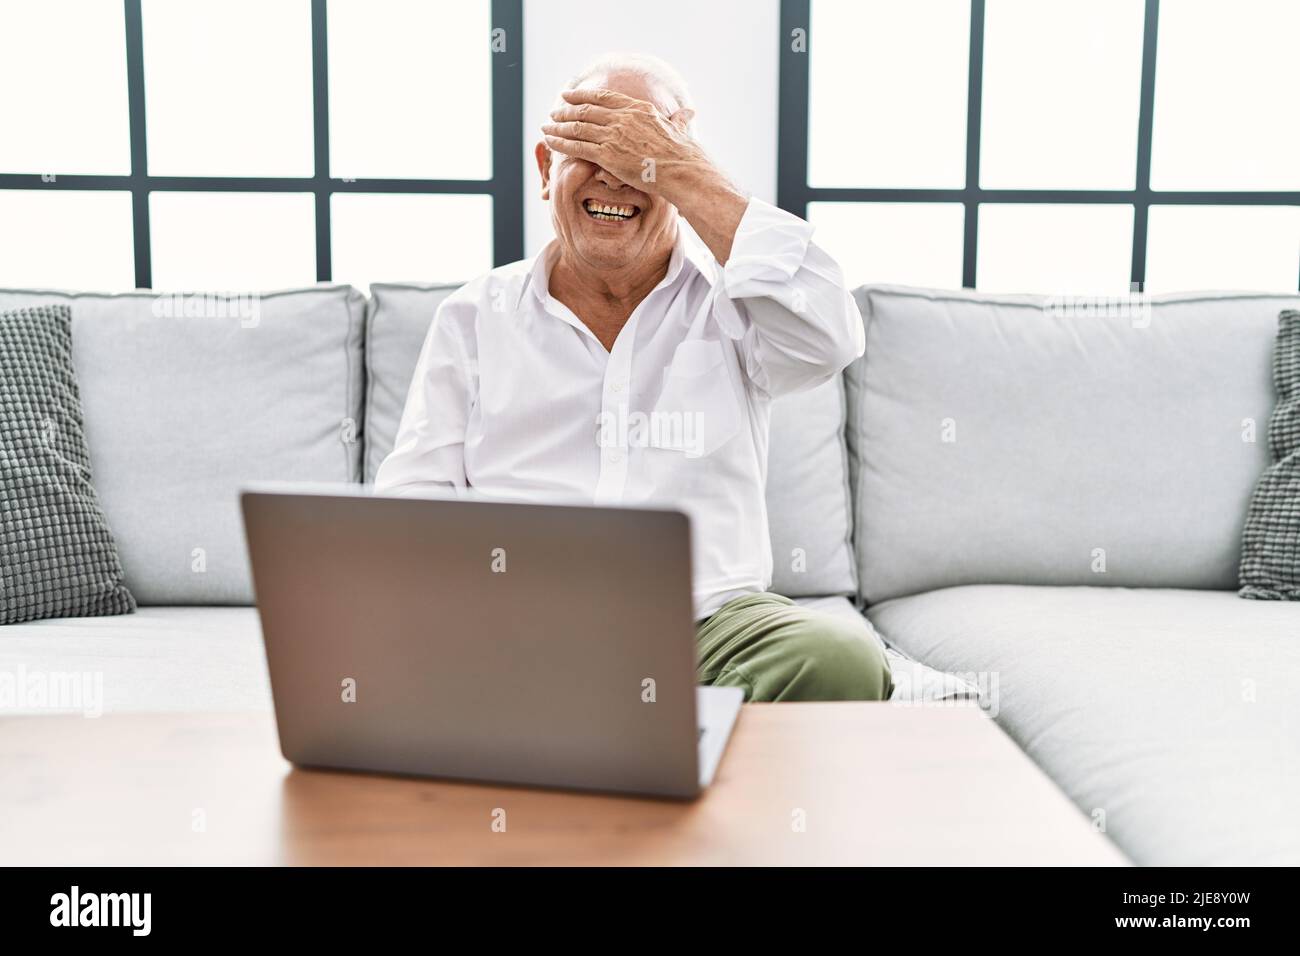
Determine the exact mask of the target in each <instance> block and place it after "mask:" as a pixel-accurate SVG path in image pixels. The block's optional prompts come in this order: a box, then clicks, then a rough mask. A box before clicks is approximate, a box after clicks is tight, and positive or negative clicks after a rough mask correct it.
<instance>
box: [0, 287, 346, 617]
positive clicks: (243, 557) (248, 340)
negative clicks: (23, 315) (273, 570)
mask: <svg viewBox="0 0 1300 956" xmlns="http://www.w3.org/2000/svg"><path fill="white" fill-rule="evenodd" d="M41 304H62V305H70V306H71V307H72V346H73V360H74V362H75V364H76V369H77V377H78V379H79V382H80V386H81V398H82V406H83V408H84V411H85V417H86V438H87V442H88V444H89V447H90V461H91V469H92V471H93V474H94V479H95V487H96V489H97V491H98V492H99V496H100V500H101V501H102V502H103V506H104V511H105V513H106V514H107V515H108V520H109V524H110V526H111V527H112V530H113V534H114V536H115V537H116V539H117V544H118V550H119V553H120V554H121V558H122V565H123V567H124V569H125V571H126V582H127V585H128V586H129V587H130V588H131V590H132V592H133V593H134V594H135V596H136V598H137V599H138V600H139V601H140V603H142V604H191V603H193V604H247V603H250V602H251V600H252V586H251V582H250V578H249V572H248V557H247V553H246V551H245V547H244V533H243V526H242V524H241V522H240V517H239V502H238V499H237V494H238V491H239V488H240V486H241V485H243V484H245V483H246V482H249V481H253V480H262V479H270V480H304V481H340V482H346V481H357V480H360V477H361V445H360V441H359V440H358V438H359V431H360V427H359V422H360V420H361V404H362V394H361V388H362V368H361V358H362V353H361V348H362V331H363V330H362V322H363V318H364V300H363V297H362V296H361V294H360V293H359V292H357V291H356V290H355V289H352V288H350V287H348V286H319V287H314V288H308V289H301V290H294V291H286V292H277V293H270V294H266V295H261V296H255V297H253V296H244V297H233V298H223V297H216V296H211V295H203V294H198V295H185V296H175V295H155V294H154V293H150V292H134V293H127V294H123V295H99V294H63V293H57V292H27V291H13V290H0V309H4V308H16V307H22V306H32V305H41Z"/></svg>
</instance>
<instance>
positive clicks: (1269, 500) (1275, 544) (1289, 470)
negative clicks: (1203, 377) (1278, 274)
mask: <svg viewBox="0 0 1300 956" xmlns="http://www.w3.org/2000/svg"><path fill="white" fill-rule="evenodd" d="M1273 382H1274V385H1275V386H1276V388H1277V407H1276V408H1275V409H1273V417H1272V418H1271V419H1269V427H1268V444H1269V448H1270V449H1271V450H1272V452H1273V463H1272V464H1271V465H1269V466H1268V468H1267V469H1265V471H1264V474H1263V475H1261V476H1260V479H1259V484H1258V485H1256V486H1255V494H1254V495H1253V496H1252V497H1251V499H1250V510H1249V512H1247V514H1246V530H1245V532H1244V533H1243V534H1242V541H1241V596H1242V597H1248V598H1259V599H1266V600H1279V599H1285V600H1290V601H1300V312H1292V311H1287V312H1283V313H1282V314H1281V315H1280V316H1279V317H1278V334H1277V349H1276V350H1275V351H1274V353H1273Z"/></svg>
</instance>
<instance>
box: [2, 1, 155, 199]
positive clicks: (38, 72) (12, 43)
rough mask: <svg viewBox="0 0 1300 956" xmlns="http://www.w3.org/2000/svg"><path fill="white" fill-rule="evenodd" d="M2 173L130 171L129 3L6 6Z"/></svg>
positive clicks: (22, 4)
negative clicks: (125, 18) (124, 11)
mask: <svg viewBox="0 0 1300 956" xmlns="http://www.w3.org/2000/svg"><path fill="white" fill-rule="evenodd" d="M0 90H2V91H3V92H2V93H0V130H3V133H2V134H0V172H6V173H65V174H66V173H96V174H108V175H119V176H120V175H125V174H127V173H129V172H130V171H131V155H130V122H129V120H128V118H127V108H126V31H125V27H124V26H123V21H122V4H120V3H105V2H103V0H42V2H40V3H6V4H5V5H4V7H3V9H0Z"/></svg>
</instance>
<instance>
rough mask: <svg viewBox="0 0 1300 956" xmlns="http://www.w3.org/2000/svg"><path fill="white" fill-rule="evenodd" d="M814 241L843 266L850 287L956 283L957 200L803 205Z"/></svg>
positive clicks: (960, 218)
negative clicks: (805, 207) (869, 283)
mask: <svg viewBox="0 0 1300 956" xmlns="http://www.w3.org/2000/svg"><path fill="white" fill-rule="evenodd" d="M808 221H809V222H811V223H812V224H813V225H814V226H816V227H817V231H816V233H815V234H814V235H813V241H814V242H815V243H817V244H818V245H819V246H821V247H822V248H823V249H825V250H826V251H827V252H828V253H830V254H831V255H832V256H833V257H834V258H835V260H836V261H837V262H838V263H839V264H840V268H841V269H843V270H844V278H845V280H846V281H847V282H848V284H849V288H856V287H857V286H860V285H862V284H863V283H865V282H890V283H895V284H898V285H917V286H929V287H937V288H949V289H956V288H960V287H961V261H962V230H963V225H964V223H965V221H966V220H965V210H964V209H963V207H962V206H961V205H960V204H959V203H902V202H883V203H837V202H814V203H809V204H808Z"/></svg>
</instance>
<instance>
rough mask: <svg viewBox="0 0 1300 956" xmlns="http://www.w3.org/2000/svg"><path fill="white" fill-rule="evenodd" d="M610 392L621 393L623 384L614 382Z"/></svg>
mask: <svg viewBox="0 0 1300 956" xmlns="http://www.w3.org/2000/svg"><path fill="white" fill-rule="evenodd" d="M610 391H611V392H621V391H623V383H622V382H615V383H614V384H613V385H612V386H610Z"/></svg>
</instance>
